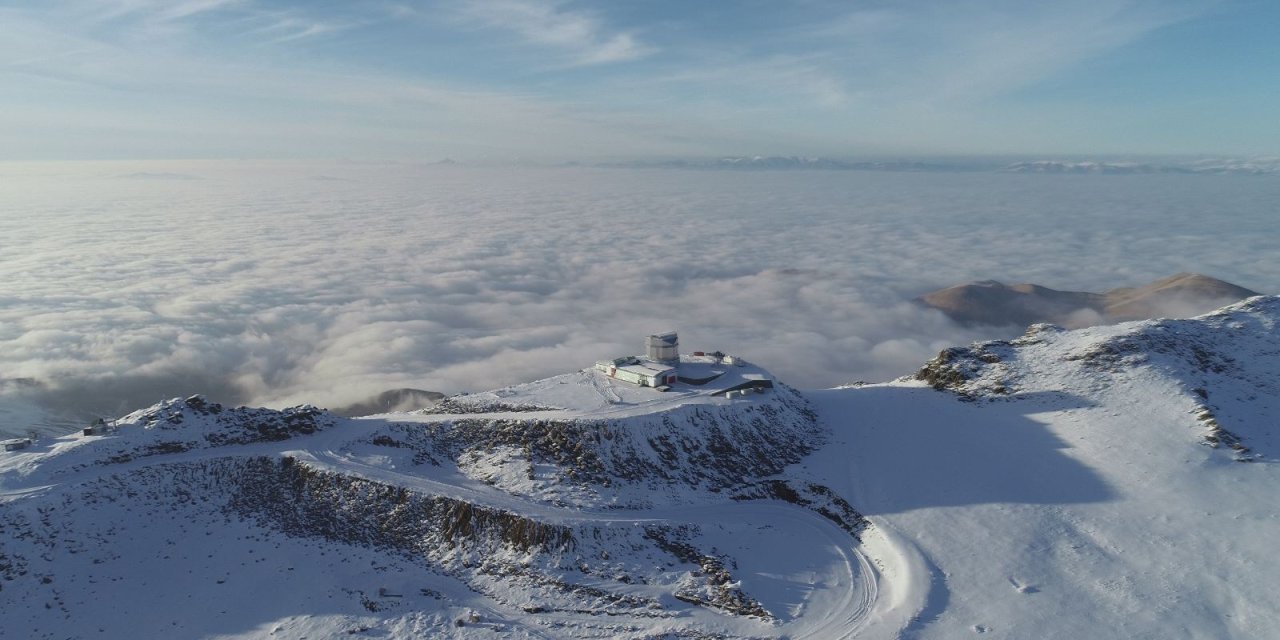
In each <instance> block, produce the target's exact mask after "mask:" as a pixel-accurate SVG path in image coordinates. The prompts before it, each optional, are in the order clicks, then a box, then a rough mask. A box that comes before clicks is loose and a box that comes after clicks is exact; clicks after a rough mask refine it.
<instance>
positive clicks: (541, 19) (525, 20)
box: [457, 0, 655, 64]
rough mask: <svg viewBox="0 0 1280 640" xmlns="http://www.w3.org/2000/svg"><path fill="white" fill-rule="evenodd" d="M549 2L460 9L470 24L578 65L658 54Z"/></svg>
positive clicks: (484, 1)
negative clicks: (554, 52)
mask: <svg viewBox="0 0 1280 640" xmlns="http://www.w3.org/2000/svg"><path fill="white" fill-rule="evenodd" d="M561 5H562V3H559V2H548V1H545V0H471V1H470V2H465V3H461V4H460V5H459V6H458V7H457V11H458V15H459V16H460V17H461V18H462V19H463V20H464V21H466V22H471V23H476V24H479V25H483V26H485V27H491V28H497V29H502V30H505V31H510V32H513V33H516V34H517V35H519V36H520V37H521V38H523V39H524V40H525V41H526V42H528V43H532V44H535V45H542V46H548V47H554V48H557V49H560V50H563V51H568V52H570V53H571V54H572V55H573V57H574V61H575V62H577V63H578V64H603V63H609V62H621V61H626V60H634V59H637V58H642V57H644V56H647V55H649V54H651V53H653V52H654V51H655V49H654V48H653V47H651V46H649V45H646V44H644V43H641V42H640V41H638V40H636V38H635V36H634V35H632V34H631V33H629V32H625V31H623V32H613V31H610V30H609V29H608V28H607V27H606V26H605V25H604V23H603V22H602V21H601V20H600V19H599V18H597V17H595V16H593V15H591V14H588V13H585V12H582V11H573V10H568V9H565V8H563V7H562V6H561Z"/></svg>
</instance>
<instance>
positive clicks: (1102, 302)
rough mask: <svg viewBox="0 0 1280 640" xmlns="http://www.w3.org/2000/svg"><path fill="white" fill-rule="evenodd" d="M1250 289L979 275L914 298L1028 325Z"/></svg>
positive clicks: (970, 316)
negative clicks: (1087, 285) (1083, 285)
mask: <svg viewBox="0 0 1280 640" xmlns="http://www.w3.org/2000/svg"><path fill="white" fill-rule="evenodd" d="M1255 295H1258V293H1257V292H1254V291H1251V290H1249V289H1246V288H1244V287H1241V286H1238V285H1234V284H1231V283H1229V282H1225V281H1223V280H1218V279H1217V278H1211V277H1209V276H1205V275H1201V274H1197V273H1179V274H1177V275H1173V276H1170V277H1168V278H1164V279H1161V280H1157V281H1156V282H1153V283H1151V284H1148V285H1145V286H1141V287H1121V288H1116V289H1111V290H1109V291H1107V292H1105V293H1092V292H1088V291H1061V290H1057V289H1050V288H1049V287H1045V286H1043V285H1038V284H1033V283H1021V284H1015V285H1006V284H1004V283H1002V282H999V281H996V280H982V281H978V282H971V283H968V284H961V285H955V286H952V287H948V288H946V289H940V290H938V291H934V292H932V293H928V294H925V295H924V296H921V297H920V298H918V299H917V301H918V302H920V303H921V304H924V305H925V306H928V307H932V308H934V309H938V310H939V311H942V312H943V313H945V314H946V315H947V316H949V317H950V318H951V319H953V320H955V321H956V322H959V323H961V324H965V325H992V326H1008V325H1017V326H1027V325H1030V324H1034V323H1038V322H1050V323H1053V324H1058V325H1062V326H1065V327H1070V328H1078V327H1085V326H1091V325H1097V324H1108V323H1113V322H1123V321H1126V320H1144V319H1148V318H1158V317H1188V316H1193V315H1199V314H1201V313H1206V312H1209V311H1212V310H1214V309H1217V308H1219V307H1221V306H1224V305H1227V304H1230V303H1232V302H1236V301H1239V300H1242V299H1244V298H1248V297H1251V296H1255Z"/></svg>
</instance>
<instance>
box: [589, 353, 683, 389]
mask: <svg viewBox="0 0 1280 640" xmlns="http://www.w3.org/2000/svg"><path fill="white" fill-rule="evenodd" d="M596 369H597V370H599V371H601V372H603V373H604V374H605V375H607V376H609V377H611V378H617V379H618V380H621V381H623V382H630V383H631V384H637V385H640V386H642V387H654V388H658V387H665V386H668V385H673V384H675V383H676V378H677V375H676V369H675V367H669V366H667V365H665V364H662V363H660V362H653V361H651V360H648V359H643V360H642V359H640V358H637V357H635V356H623V357H621V358H614V359H613V360H601V361H599V362H597V363H596Z"/></svg>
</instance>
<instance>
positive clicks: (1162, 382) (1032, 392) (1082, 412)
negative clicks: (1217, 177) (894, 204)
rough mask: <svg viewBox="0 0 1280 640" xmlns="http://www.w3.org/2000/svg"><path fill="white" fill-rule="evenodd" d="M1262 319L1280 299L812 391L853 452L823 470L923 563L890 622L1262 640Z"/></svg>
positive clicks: (957, 633)
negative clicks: (909, 615) (911, 607)
mask: <svg viewBox="0 0 1280 640" xmlns="http://www.w3.org/2000/svg"><path fill="white" fill-rule="evenodd" d="M1278 324H1280V298H1275V297H1257V298H1252V299H1249V300H1246V301H1244V302H1241V303H1239V304H1236V305H1232V306H1230V307H1226V308H1224V309H1222V310H1220V311H1218V312H1215V313H1211V314H1208V315H1205V316H1201V317H1199V318H1196V319H1191V320H1157V321H1148V322H1136V323H1129V324H1124V325H1118V326H1110V327H1095V328H1091V329H1084V330H1079V331H1071V332H1066V331H1061V330H1057V329H1055V328H1052V327H1049V326H1044V325H1042V326H1036V327H1032V328H1031V330H1030V331H1029V332H1028V333H1027V335H1026V336H1024V337H1022V338H1020V339H1018V340H1014V341H1012V342H992V343H985V344H980V345H974V346H973V347H969V348H963V349H952V350H948V351H945V352H943V353H942V354H941V355H940V356H939V357H938V358H937V359H935V360H934V361H932V362H930V363H929V364H928V365H926V367H925V368H924V369H923V370H922V371H921V373H920V376H919V377H920V378H921V380H920V381H915V380H903V381H899V382H894V383H890V384H885V385H873V386H866V387H862V388H856V389H842V390H833V391H825V392H818V393H816V394H813V398H814V400H815V404H816V406H817V407H818V409H819V411H820V413H822V414H823V415H824V416H828V417H829V419H830V420H831V422H832V423H833V427H834V428H835V431H836V438H837V441H840V440H843V441H844V443H846V445H847V447H848V448H847V453H848V457H845V455H844V452H842V451H841V445H840V444H839V443H838V442H837V444H836V445H835V446H833V447H832V448H830V449H828V450H825V451H824V452H822V453H821V454H819V456H818V457H819V458H822V459H824V460H825V462H823V463H822V464H824V465H826V467H825V468H826V469H829V470H830V471H829V472H830V473H834V472H835V470H837V469H843V468H848V469H851V473H852V476H853V478H852V486H851V487H850V491H851V494H850V499H851V500H852V502H853V503H854V504H855V505H856V506H857V507H858V508H859V509H861V510H863V511H864V513H866V514H868V516H870V518H871V520H872V522H873V523H875V525H876V526H879V527H881V528H883V529H885V530H886V531H892V532H895V533H896V534H897V535H900V536H901V537H902V538H903V539H905V540H908V541H909V542H907V544H910V545H912V546H913V547H914V548H916V549H918V550H919V552H920V554H921V559H922V560H923V562H924V566H926V567H927V568H928V572H929V575H930V576H931V577H930V579H929V582H928V584H927V586H924V585H917V586H922V587H923V588H924V589H925V591H924V593H923V594H922V599H921V600H920V602H921V604H922V610H921V612H920V614H919V615H918V616H917V618H916V620H915V621H914V622H913V623H912V624H911V625H910V626H909V627H908V628H907V630H906V633H904V634H903V635H904V636H906V637H921V638H956V637H967V636H969V635H971V634H972V633H973V632H983V631H985V632H989V635H988V636H987V637H1003V638H1031V637H1034V638H1079V637H1108V638H1228V637H1235V638H1261V637H1273V636H1274V635H1275V633H1276V632H1275V620H1276V619H1277V618H1276V616H1277V615H1278V614H1280V580H1277V578H1276V576H1280V557H1278V556H1277V555H1276V554H1275V552H1274V544H1275V543H1274V541H1275V540H1276V539H1277V538H1278V537H1280V508H1278V507H1277V505H1278V504H1280V503H1278V502H1277V501H1276V498H1275V492H1276V489H1277V487H1280V467H1278V466H1277V465H1276V464H1275V461H1276V460H1277V456H1278V455H1280V449H1278V448H1277V445H1280V440H1278V439H1277V433H1278V432H1280V424H1278V423H1280V411H1278V409H1280V406H1277V402H1280V400H1277V398H1280V331H1278ZM930 384H932V385H933V386H935V387H938V388H939V389H941V390H942V391H941V392H939V391H938V390H935V389H933V388H930V387H929V386H928V385H930ZM1235 438H1238V439H1239V445H1238V446H1235V447H1233V446H1231V445H1233V444H1234V443H1235ZM837 452H839V453H837ZM1242 460H1247V461H1253V463H1251V464H1241V463H1240V462H1237V461H1242ZM813 464H814V463H812V462H811V463H810V466H811V467H812V466H813ZM833 486H835V485H834V484H833Z"/></svg>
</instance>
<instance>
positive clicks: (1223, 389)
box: [916, 296, 1280, 461]
mask: <svg viewBox="0 0 1280 640" xmlns="http://www.w3.org/2000/svg"><path fill="white" fill-rule="evenodd" d="M1278 327H1280V297H1277V296H1256V297H1253V298H1249V299H1246V300H1243V301H1241V302H1238V303H1236V304H1232V305H1229V306H1227V307H1224V308H1222V309H1219V310H1217V311H1214V312H1211V313H1207V314H1205V315H1202V316H1198V317H1195V318H1189V319H1159V320H1147V321H1141V322H1129V323H1123V324H1119V325H1112V326H1099V327H1091V328H1087V329H1079V330H1075V331H1065V330H1062V329H1061V328H1058V327H1054V326H1053V325H1032V326H1031V327H1030V328H1029V329H1028V331H1027V333H1026V334H1025V335H1023V336H1022V337H1020V338H1017V339H1015V340H1011V341H999V340H997V341H989V342H982V343H975V344H973V345H971V346H969V347H954V348H950V349H946V350H944V351H942V352H941V353H940V354H939V355H938V356H937V357H936V358H934V359H933V360H931V361H929V362H928V363H926V364H925V366H924V367H923V368H922V369H921V370H920V372H919V373H918V374H917V375H916V378H917V379H918V380H922V381H924V382H926V383H928V384H930V385H931V386H933V387H935V388H937V389H943V390H948V391H953V392H956V393H958V394H959V395H960V396H961V397H962V398H965V399H987V400H992V399H1013V400H1016V399H1018V398H1020V397H1028V396H1033V395H1035V394H1038V393H1045V392H1057V393H1063V394H1073V395H1076V396H1078V397H1085V398H1094V399H1096V398H1097V397H1098V396H1099V395H1110V394H1116V393H1133V392H1135V389H1136V388H1139V387H1142V388H1150V387H1152V386H1160V385H1163V386H1165V387H1167V388H1168V389H1169V390H1171V393H1173V394H1175V396H1176V397H1175V398H1168V399H1167V400H1166V401H1167V402H1179V403H1182V404H1186V405H1187V406H1188V409H1187V411H1188V413H1190V414H1193V415H1194V416H1195V418H1196V420H1197V421H1198V422H1199V423H1200V425H1201V426H1202V427H1203V429H1204V435H1203V442H1204V443H1206V444H1209V445H1211V446H1215V447H1216V446H1219V445H1228V446H1229V447H1230V448H1231V449H1232V450H1233V451H1234V452H1235V456H1236V459H1238V460H1241V461H1246V460H1254V459H1257V458H1259V457H1261V456H1274V455H1277V454H1280V426H1277V425H1276V424H1275V420H1274V418H1273V417H1272V416H1275V415H1277V410H1280V331H1278V330H1277V328H1278ZM1210 390H1212V391H1210Z"/></svg>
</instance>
